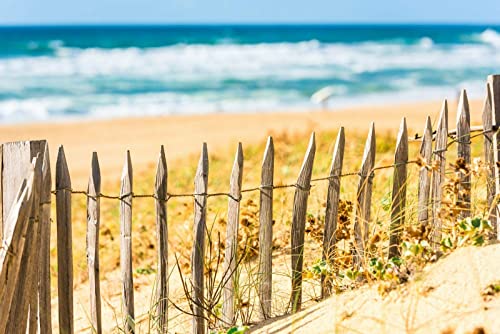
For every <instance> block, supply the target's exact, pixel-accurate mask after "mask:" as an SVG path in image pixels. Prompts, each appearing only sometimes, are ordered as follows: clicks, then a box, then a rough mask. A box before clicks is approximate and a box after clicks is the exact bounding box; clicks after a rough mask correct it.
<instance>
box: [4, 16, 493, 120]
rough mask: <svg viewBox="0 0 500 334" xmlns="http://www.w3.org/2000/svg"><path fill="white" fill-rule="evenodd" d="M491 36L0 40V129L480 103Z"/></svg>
mask: <svg viewBox="0 0 500 334" xmlns="http://www.w3.org/2000/svg"><path fill="white" fill-rule="evenodd" d="M491 73H500V27H498V26H394V25H392V26H380V25H377V26H370V25H342V26H339V25H315V26H293V25H288V26H229V25H223V26H214V25H211V26H84V27H1V28H0V122H2V123H10V122H27V121H43V120H53V119H60V118H63V119H64V118H72V117H79V118H99V117H121V116H131V115H132V116H133V115H156V114H183V113H204V112H241V111H243V112H245V111H258V112H265V111H270V110H276V109H280V110H281V109H303V108H319V106H317V105H316V104H314V103H313V102H311V100H310V97H311V95H312V94H313V93H314V92H315V91H317V90H318V89H321V88H323V87H325V86H331V87H332V89H333V97H332V99H331V102H330V105H331V106H332V107H343V106H348V105H367V104H372V103H377V104H385V103H398V102H402V101H416V100H423V99H442V98H444V97H448V98H450V99H454V98H456V95H457V91H458V90H459V89H461V88H467V89H468V91H469V94H470V95H471V96H472V97H482V95H483V90H484V82H485V79H486V76H487V75H488V74H491Z"/></svg>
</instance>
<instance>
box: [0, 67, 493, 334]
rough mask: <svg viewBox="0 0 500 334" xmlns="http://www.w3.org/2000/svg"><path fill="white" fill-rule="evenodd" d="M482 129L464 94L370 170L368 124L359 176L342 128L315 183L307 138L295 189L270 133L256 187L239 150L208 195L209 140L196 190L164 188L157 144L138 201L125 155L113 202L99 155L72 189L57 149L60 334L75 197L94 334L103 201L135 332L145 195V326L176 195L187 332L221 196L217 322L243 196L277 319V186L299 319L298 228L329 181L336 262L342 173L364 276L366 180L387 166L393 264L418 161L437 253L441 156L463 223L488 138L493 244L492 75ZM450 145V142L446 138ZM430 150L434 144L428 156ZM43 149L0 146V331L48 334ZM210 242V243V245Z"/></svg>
mask: <svg viewBox="0 0 500 334" xmlns="http://www.w3.org/2000/svg"><path fill="white" fill-rule="evenodd" d="M482 121H483V124H482V127H481V128H475V127H471V124H470V109H469V103H468V98H467V93H466V91H465V90H464V91H462V93H461V96H460V101H459V105H458V110H457V120H456V126H457V127H456V130H452V131H449V129H448V104H447V102H446V100H445V101H444V103H443V105H442V109H441V112H440V116H439V120H438V123H437V127H436V132H435V133H433V130H432V123H431V119H430V118H429V117H427V119H426V122H425V126H424V131H423V135H422V136H421V137H419V138H420V140H421V146H420V151H419V153H420V157H419V158H418V159H416V160H409V153H408V150H409V147H408V146H409V142H410V141H412V139H409V137H408V129H407V127H408V126H407V123H406V119H404V118H403V119H402V120H401V125H400V128H399V132H398V135H397V138H396V141H395V144H396V145H395V152H394V163H393V164H391V165H387V166H376V159H375V157H376V136H375V124H374V123H372V124H371V126H370V129H369V132H368V136H367V138H366V143H365V148H364V153H363V157H362V161H361V165H360V169H359V170H358V171H355V172H352V171H349V172H343V165H344V164H343V161H344V155H345V144H346V138H345V131H344V128H343V127H340V129H339V131H338V135H337V138H336V142H335V146H334V151H333V155H332V162H331V166H330V170H329V174H328V175H327V176H325V177H321V178H316V179H313V178H312V173H313V166H314V160H315V154H316V139H315V134H314V133H313V134H312V135H311V138H310V141H309V146H308V148H307V150H306V152H305V156H304V160H303V163H302V167H301V169H300V172H299V174H298V177H297V181H296V183H294V184H289V185H275V184H274V167H275V166H274V158H275V154H274V153H275V152H274V143H273V139H272V137H269V139H268V141H267V144H266V149H265V152H264V156H263V161H262V166H261V168H262V169H261V181H260V186H259V187H256V188H250V189H244V188H242V180H243V163H244V154H243V147H242V145H241V143H239V144H238V147H237V150H236V155H235V159H234V163H233V168H232V172H231V175H229V191H228V192H227V193H209V192H208V172H209V159H208V149H207V144H206V143H204V144H203V146H202V150H201V155H200V159H199V162H198V167H197V170H196V175H195V178H194V192H193V193H192V194H171V193H169V192H168V169H167V159H166V155H165V150H164V148H163V146H162V147H161V148H160V153H159V157H158V164H157V169H156V180H155V185H154V191H153V193H152V194H150V195H149V194H144V195H138V194H134V192H133V169H132V159H131V154H130V152H128V151H127V153H126V157H125V163H124V167H123V172H122V176H121V190H120V195H119V196H109V195H105V194H103V193H102V192H101V173H100V166H99V160H98V156H97V153H95V152H94V153H93V155H92V160H91V168H90V176H89V182H88V188H87V190H86V191H75V190H73V189H72V188H71V177H70V173H69V168H68V165H67V162H66V157H65V153H64V149H63V147H62V146H61V147H60V148H59V151H58V155H57V161H56V168H55V191H53V194H55V202H56V206H55V208H56V224H57V240H56V243H57V283H58V284H57V286H58V290H57V291H58V307H59V312H58V316H59V331H60V333H69V334H71V333H73V332H74V330H75V328H74V315H73V306H74V305H73V304H74V302H73V255H72V250H73V243H72V215H71V209H72V208H71V202H72V196H73V194H75V193H76V194H84V195H85V196H86V199H87V249H86V250H87V265H88V277H89V282H88V283H89V286H90V288H89V292H90V299H89V301H90V305H89V309H90V313H89V321H90V326H91V328H92V331H93V332H95V333H103V318H102V317H103V315H102V313H101V293H100V275H99V273H100V263H99V245H100V242H99V227H100V215H101V212H100V210H101V206H100V199H101V198H103V197H104V198H110V199H115V200H118V201H119V203H120V218H119V219H120V266H121V283H122V285H121V289H122V298H121V300H122V310H123V312H122V313H123V314H122V316H123V318H122V320H123V322H122V324H121V325H122V329H123V331H124V332H125V333H134V332H135V331H136V321H137V319H136V315H135V311H134V282H133V265H132V255H133V252H132V250H133V244H132V224H133V223H134V222H133V220H132V209H133V202H134V201H133V199H134V198H136V197H149V198H151V199H153V200H154V203H155V219H156V242H157V245H156V249H157V273H158V275H157V279H156V283H155V284H156V286H155V291H154V295H153V296H154V310H153V313H154V314H153V327H154V331H156V332H157V333H166V332H167V331H168V330H169V314H168V308H169V304H170V303H169V263H168V256H169V250H168V229H167V209H168V200H169V199H170V198H172V197H188V196H189V197H193V199H194V223H193V236H194V238H193V246H192V250H191V277H190V279H188V280H185V281H183V283H184V284H185V283H186V282H188V283H189V285H187V286H185V288H186V290H185V291H186V298H187V300H188V303H189V308H190V310H189V311H187V313H189V314H191V316H192V332H193V333H196V334H204V333H207V330H208V327H209V325H210V324H209V323H208V320H209V319H211V318H212V317H213V316H214V314H215V311H214V310H213V309H212V308H213V305H214V303H213V301H212V300H210V299H209V298H213V296H208V294H209V292H208V291H206V287H205V279H206V275H207V273H206V272H207V266H208V265H209V264H207V263H206V262H205V261H206V248H207V246H206V243H207V241H206V240H207V233H208V232H209V231H208V230H207V210H208V198H209V197H212V196H226V197H227V198H228V209H227V217H228V220H227V230H226V238H225V250H224V261H223V265H222V266H223V268H222V269H223V270H222V273H223V274H222V276H223V277H222V279H221V290H220V291H221V297H222V314H221V316H220V317H219V318H218V319H217V324H219V325H220V326H223V327H228V326H232V325H235V324H236V323H237V322H238V317H239V314H240V313H239V312H240V311H241V310H240V309H239V308H240V307H241V305H240V300H239V298H240V296H239V288H240V268H238V264H239V263H240V262H239V261H240V260H241V259H242V256H243V255H242V254H239V253H238V232H239V231H238V230H239V224H240V202H241V197H242V194H243V193H247V192H259V195H260V201H259V214H258V215H259V237H258V240H259V241H258V242H259V254H258V261H257V262H258V267H257V268H256V271H255V272H253V273H251V274H252V275H255V276H256V277H254V278H253V282H256V284H255V290H256V291H255V292H256V296H257V300H258V304H257V305H255V307H256V309H257V310H258V313H259V317H260V318H262V319H267V318H270V317H272V316H274V315H276V310H275V309H274V307H273V303H272V301H273V289H272V286H273V258H272V255H273V192H274V190H276V189H282V188H294V191H295V193H294V199H293V207H292V208H290V210H291V211H292V221H291V228H290V243H291V244H290V246H291V247H290V260H291V277H290V282H291V290H290V302H289V310H291V312H297V311H299V310H300V309H301V308H302V305H303V300H302V299H303V298H302V293H303V291H302V290H303V272H304V268H303V267H304V256H305V253H306V254H307V252H308V250H307V249H306V247H305V227H306V217H307V207H308V200H309V195H310V193H311V185H312V184H313V183H314V182H321V181H324V182H325V183H327V184H328V190H327V195H326V208H325V221H324V231H323V232H324V233H323V240H322V260H323V262H324V264H325V265H326V266H331V267H333V266H334V264H335V261H336V257H337V249H336V245H337V241H338V239H337V226H338V224H337V222H338V219H339V210H340V209H339V207H340V206H339V204H340V202H341V200H340V198H341V189H342V188H341V181H342V178H344V177H348V176H355V177H357V193H356V199H355V203H354V217H353V221H354V245H353V246H354V249H353V259H352V260H353V268H354V269H360V268H362V267H365V268H364V269H366V266H367V263H366V256H365V255H366V253H368V252H369V249H370V248H369V247H370V244H369V243H370V237H371V235H370V233H371V231H372V230H373V227H374V226H373V225H374V224H373V222H372V219H371V207H372V204H371V198H372V187H373V179H374V177H375V174H376V172H377V171H378V170H380V169H383V168H392V171H393V174H392V175H393V176H392V191H391V199H392V200H391V208H390V228H389V230H388V234H389V243H388V245H387V250H386V252H387V253H386V254H385V255H387V257H388V258H389V259H390V258H394V257H397V256H400V252H401V249H400V245H401V241H402V233H403V232H404V230H405V228H407V226H408V224H409V223H408V220H409V218H408V215H407V211H408V210H407V208H408V207H407V204H406V203H407V196H408V194H407V185H408V183H409V179H408V164H418V165H419V166H420V167H421V169H420V170H419V172H418V194H417V201H418V205H417V211H416V216H417V222H418V224H420V226H421V227H422V228H423V230H426V231H427V232H430V233H431V234H430V235H431V241H432V246H433V247H434V248H436V249H437V248H438V247H440V244H441V239H442V216H441V214H442V210H443V206H444V204H443V201H442V198H443V185H444V184H445V181H446V180H445V178H446V176H445V172H446V163H447V152H448V151H449V147H450V145H451V144H456V147H457V158H458V160H457V162H456V163H457V168H456V171H455V173H456V176H457V177H458V180H459V182H458V188H459V191H458V198H457V201H458V204H459V208H460V213H459V217H460V218H466V217H470V216H471V210H472V209H471V208H473V204H474V203H472V197H471V191H472V188H471V178H470V172H469V170H470V164H471V161H472V152H471V140H472V138H473V137H474V136H475V135H474V136H472V135H471V132H473V131H475V132H480V133H479V135H482V136H483V138H484V144H483V148H484V149H483V151H484V162H485V166H486V167H485V169H486V172H487V195H486V196H487V198H486V200H487V203H488V207H489V208H490V213H489V220H490V221H491V222H492V223H493V226H494V232H493V233H492V236H491V238H492V239H499V240H500V236H499V235H500V233H499V232H500V231H499V227H498V226H499V225H498V224H499V223H500V217H499V215H500V201H499V198H500V181H499V180H500V177H499V175H500V167H499V166H500V161H499V158H500V133H499V131H498V129H499V127H500V76H498V75H494V76H489V77H488V80H487V84H486V98H485V101H484V107H483V110H482ZM450 138H452V140H450ZM433 142H434V143H435V144H434V148H433ZM48 152H49V148H48V145H47V143H46V142H45V141H31V142H16V143H5V144H3V145H2V146H1V147H0V162H1V166H2V170H1V180H0V184H1V191H0V202H1V205H0V208H1V210H2V211H1V214H0V218H1V221H0V239H1V240H2V247H1V248H0V309H1V310H2V312H0V333H17V332H23V333H24V332H29V333H51V332H52V319H51V307H50V305H51V295H50V242H51V241H50V222H51V218H50V217H51V210H50V209H51V201H52V199H51V187H50V186H51V169H50V159H49V154H48ZM208 240H209V241H210V239H208ZM320 276H321V278H320V282H321V298H326V297H328V296H330V295H331V294H332V293H334V291H332V290H333V283H332V281H331V277H328V276H327V275H326V274H325V273H324V272H321V275H320Z"/></svg>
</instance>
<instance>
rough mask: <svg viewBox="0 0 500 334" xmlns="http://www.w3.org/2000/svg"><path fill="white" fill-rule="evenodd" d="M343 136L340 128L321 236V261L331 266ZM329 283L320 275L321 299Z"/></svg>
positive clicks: (326, 294)
mask: <svg viewBox="0 0 500 334" xmlns="http://www.w3.org/2000/svg"><path fill="white" fill-rule="evenodd" d="M344 147H345V134H344V127H340V129H339V132H338V134H337V140H336V142H335V148H334V150H333V157H332V165H331V167H330V179H329V181H328V194H327V198H326V212H325V231H324V234H323V260H324V261H326V263H328V264H330V265H332V264H333V262H334V261H335V243H336V238H335V232H336V230H337V216H338V209H339V199H340V175H341V174H342V165H343V162H344ZM331 289H332V285H331V281H330V279H329V278H327V277H325V275H323V274H322V275H321V298H326V297H328V296H330V294H331Z"/></svg>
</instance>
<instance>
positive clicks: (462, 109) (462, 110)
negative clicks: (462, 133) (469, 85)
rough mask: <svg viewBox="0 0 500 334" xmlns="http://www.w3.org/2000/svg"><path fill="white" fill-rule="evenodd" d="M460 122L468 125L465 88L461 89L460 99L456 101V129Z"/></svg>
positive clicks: (468, 114)
mask: <svg viewBox="0 0 500 334" xmlns="http://www.w3.org/2000/svg"><path fill="white" fill-rule="evenodd" d="M461 123H463V124H466V125H468V126H469V127H470V110H469V99H468V98H467V91H466V90H465V89H462V92H461V93H460V100H459V102H458V110H457V130H459V128H460V124H461Z"/></svg>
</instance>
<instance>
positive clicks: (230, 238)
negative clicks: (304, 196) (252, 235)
mask: <svg viewBox="0 0 500 334" xmlns="http://www.w3.org/2000/svg"><path fill="white" fill-rule="evenodd" d="M242 179H243V148H242V146H241V143H239V144H238V149H237V151H236V156H235V158H234V164H233V170H232V172H231V179H230V182H229V183H230V185H229V188H230V189H229V200H228V202H229V203H228V209H227V232H226V249H225V254H224V266H223V270H222V272H223V284H224V288H223V303H222V320H223V321H224V322H225V323H226V324H227V325H234V323H235V321H236V317H235V295H236V294H237V292H238V289H239V283H238V279H239V275H238V269H237V268H236V263H237V260H238V225H239V220H240V199H241V182H242Z"/></svg>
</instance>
